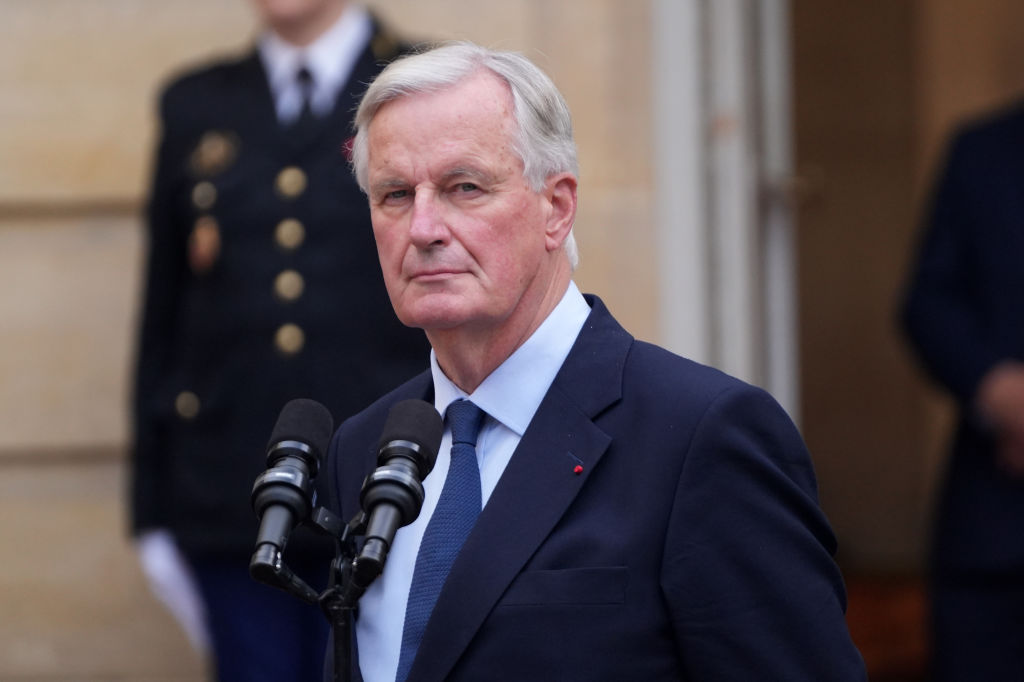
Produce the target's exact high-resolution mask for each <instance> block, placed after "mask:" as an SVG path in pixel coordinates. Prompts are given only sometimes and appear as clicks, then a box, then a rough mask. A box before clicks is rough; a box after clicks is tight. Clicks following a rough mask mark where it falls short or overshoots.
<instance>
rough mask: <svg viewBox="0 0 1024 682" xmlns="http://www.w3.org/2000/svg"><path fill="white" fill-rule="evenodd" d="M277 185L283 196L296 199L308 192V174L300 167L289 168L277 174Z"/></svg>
mask: <svg viewBox="0 0 1024 682" xmlns="http://www.w3.org/2000/svg"><path fill="white" fill-rule="evenodd" d="M275 185H276V186H277V191H278V192H279V193H280V194H281V195H282V196H284V197H287V198H289V199H294V198H295V197H297V196H299V195H300V194H302V193H303V192H304V191H305V190H306V174H305V173H304V172H303V171H302V169H301V168H299V167H298V166H288V167H286V168H284V169H282V170H281V172H280V173H278V174H277V181H276V182H275Z"/></svg>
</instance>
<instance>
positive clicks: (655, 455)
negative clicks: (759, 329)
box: [328, 43, 865, 682]
mask: <svg viewBox="0 0 1024 682" xmlns="http://www.w3.org/2000/svg"><path fill="white" fill-rule="evenodd" d="M356 125H357V127H358V133H357V136H356V143H355V148H354V159H353V160H354V164H355V170H356V176H357V179H358V181H359V184H360V186H361V187H362V188H363V190H364V191H365V192H366V193H367V195H368V197H369V202H370V213H371V220H372V223H373V231H374V236H375V238H376V241H377V249H378V253H379V256H380V260H381V266H382V269H383V272H384V279H385V283H386V286H387V289H388V294H389V296H390V298H391V302H392V305H393V306H394V308H395V311H396V312H397V314H398V317H399V319H401V321H402V322H403V323H405V324H407V325H410V326H414V327H419V328H421V329H423V330H424V331H425V332H426V335H427V338H428V340H429V341H430V344H431V346H432V349H433V350H432V353H431V369H430V371H428V372H425V373H423V374H422V375H420V376H418V377H416V378H414V379H412V380H411V381H409V382H408V383H406V384H405V385H404V386H402V387H401V388H399V389H398V390H396V391H394V392H392V393H390V394H389V395H387V396H385V397H384V398H382V399H381V400H380V401H378V402H377V403H375V404H374V405H373V406H371V407H370V408H368V409H367V410H365V411H364V412H362V413H360V414H358V415H356V416H355V417H352V418H351V419H349V420H348V421H346V422H345V423H344V424H343V425H342V426H341V428H340V429H339V430H338V433H337V434H336V435H335V438H334V440H333V442H332V445H331V451H330V456H329V468H328V478H329V483H330V485H331V487H332V493H333V495H334V496H335V500H336V511H338V512H339V513H341V514H342V515H343V516H344V517H345V518H351V517H352V516H353V515H354V514H355V513H356V512H357V511H358V509H359V489H360V484H361V482H362V480H363V478H364V476H365V475H366V474H367V473H369V472H371V471H372V470H373V468H374V466H375V462H374V452H375V447H374V445H375V443H376V441H377V439H378V437H379V435H380V433H381V429H382V425H383V424H384V421H385V418H386V415H387V413H388V411H389V409H390V407H391V406H392V405H394V404H395V403H396V402H398V401H400V400H403V399H407V398H419V399H426V400H428V401H431V402H433V404H434V405H435V407H436V408H437V410H438V412H439V413H440V414H442V415H444V416H445V423H446V426H445V435H444V438H443V440H442V442H441V447H440V450H439V456H438V460H437V463H436V465H435V467H434V469H433V471H432V472H431V473H430V474H429V475H428V476H427V478H426V479H425V481H424V487H425V489H426V500H425V502H424V505H423V508H422V511H421V513H420V515H419V517H418V518H417V519H416V521H415V522H413V523H412V524H410V525H408V526H406V527H404V528H402V529H400V530H399V531H398V534H397V536H396V538H395V541H394V544H393V547H392V548H391V553H390V557H389V559H388V563H387V564H386V566H385V568H384V572H383V574H382V576H381V577H380V579H379V580H377V581H376V582H375V583H374V584H373V585H372V586H371V587H370V589H369V590H368V591H367V592H366V594H365V595H364V596H363V598H362V600H361V602H360V606H359V613H358V618H357V621H356V624H355V632H356V643H357V649H358V660H357V661H356V666H357V667H358V671H353V672H354V673H355V672H358V673H360V674H361V676H362V679H364V680H366V682H382V681H384V680H387V681H388V682H390V681H391V680H398V681H399V682H402V681H403V680H409V681H410V682H412V681H416V682H425V681H428V680H431V681H433V680H438V681H439V680H483V679H498V680H587V681H592V680H617V681H618V680H645V681H649V680H755V679H756V680H786V681H787V682H793V681H800V680H807V681H811V680H814V681H816V682H820V681H821V680H830V681H831V682H843V681H846V680H863V679H864V678H865V673H864V668H863V662H862V660H861V657H860V655H859V654H858V652H857V650H856V648H855V647H854V646H853V644H852V643H851V641H850V637H849V633H848V631H847V629H846V625H845V622H844V617H843V611H844V606H845V592H844V587H843V583H842V578H841V576H840V573H839V571H838V569H837V567H836V565H835V563H834V561H833V559H832V552H833V550H834V549H835V541H834V538H833V535H832V532H831V530H830V528H829V524H828V522H827V520H826V518H825V516H824V515H823V514H822V512H821V510H820V508H819V506H818V503H817V499H816V488H815V479H814V473H813V470H812V466H811V460H810V457H809V455H808V453H807V451H806V449H805V447H804V444H803V442H802V441H801V439H800V436H799V434H798V433H797V431H796V430H795V428H794V427H793V424H792V423H791V421H790V420H789V419H788V417H787V416H786V415H785V414H784V412H783V411H782V409H781V408H780V407H779V406H778V405H777V404H776V403H775V402H774V401H773V400H772V399H771V398H770V397H769V396H768V395H766V394H765V393H764V392H762V391H760V390H758V389H756V388H754V387H751V386H748V385H746V384H743V383H742V382H740V381H738V380H735V379H732V378H730V377H728V376H726V375H724V374H722V373H720V372H718V371H716V370H714V369H710V368H707V367H703V366H700V365H697V364H695V363H693V362H690V361H688V360H685V359H683V358H680V357H677V356H675V355H672V354H670V353H668V352H667V351H665V350H663V349H661V348H658V347H656V346H653V345H650V344H646V343H642V342H639V341H636V340H635V339H633V337H631V336H630V335H629V334H628V333H627V332H626V331H625V330H624V329H623V328H622V327H621V326H619V324H618V323H617V322H616V321H615V320H614V319H613V317H612V316H611V314H610V313H609V312H608V310H607V309H606V308H605V306H604V304H603V303H602V302H601V300H600V299H598V298H597V297H594V296H586V297H584V296H583V295H582V294H581V293H580V292H579V290H578V289H577V287H576V285H575V284H574V283H573V282H572V271H573V267H574V264H575V260H576V255H575V245H574V241H573V236H572V227H573V220H574V218H575V216H576V189H577V171H576V156H575V144H574V142H573V138H572V127H571V122H570V118H569V112H568V108H567V107H566V105H565V102H564V101H563V99H562V97H561V95H560V94H559V92H558V91H557V89H556V88H555V87H554V85H553V84H552V83H551V81H550V80H549V79H548V78H547V77H546V76H545V75H544V74H543V73H542V72H541V71H540V70H538V69H537V68H536V67H535V66H534V65H533V64H531V63H530V62H529V61H528V60H526V59H524V58H523V57H521V56H518V55H515V54H510V53H500V52H492V51H489V50H486V49H483V48H480V47H477V46H475V45H471V44H464V43H463V44H454V45H449V46H445V47H441V48H438V49H435V50H432V51H428V52H425V53H423V54H419V55H416V56H413V57H408V58H404V59H401V60H398V61H396V62H395V63H393V64H392V65H391V66H390V67H388V68H387V69H385V70H384V71H383V72H382V73H381V75H380V76H379V77H378V78H377V79H376V81H374V83H373V84H372V85H371V87H370V88H369V90H368V92H367V93H366V95H365V97H364V98H363V100H362V103H361V105H360V108H359V110H358V112H357V115H356ZM467 413H468V416H467ZM467 422H468V423H470V424H471V425H472V427H475V428H472V427H471V428H468V429H467V428H466V427H465V424H466V423H467ZM474 445H475V447H474ZM467 500H468V501H467ZM460 547H461V548H460ZM453 557H454V558H453Z"/></svg>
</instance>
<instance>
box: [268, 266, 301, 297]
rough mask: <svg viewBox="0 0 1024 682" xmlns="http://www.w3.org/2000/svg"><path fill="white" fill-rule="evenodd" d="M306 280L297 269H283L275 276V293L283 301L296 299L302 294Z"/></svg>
mask: <svg viewBox="0 0 1024 682" xmlns="http://www.w3.org/2000/svg"><path fill="white" fill-rule="evenodd" d="M305 287H306V282H305V280H304V279H303V278H302V275H300V274H299V273H298V272H297V271H295V270H283V271H281V273H280V274H279V275H278V276H277V277H275V278H274V295H276V296H277V297H278V298H279V299H281V300H282V301H294V300H296V299H297V298H299V297H300V296H302V290H303V289H305Z"/></svg>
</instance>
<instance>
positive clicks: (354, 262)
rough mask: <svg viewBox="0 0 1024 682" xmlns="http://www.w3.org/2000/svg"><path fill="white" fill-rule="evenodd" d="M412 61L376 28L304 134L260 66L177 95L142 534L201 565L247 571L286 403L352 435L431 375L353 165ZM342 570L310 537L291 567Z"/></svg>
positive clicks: (151, 344) (145, 402)
mask: <svg viewBox="0 0 1024 682" xmlns="http://www.w3.org/2000/svg"><path fill="white" fill-rule="evenodd" d="M400 51H401V46H400V45H399V43H397V42H396V41H395V40H393V39H392V38H389V36H388V35H387V34H386V33H385V32H384V31H382V30H381V29H380V28H379V27H375V28H374V34H373V39H372V41H371V43H370V45H368V46H367V48H366V50H365V51H364V52H363V54H362V55H361V56H360V57H359V59H358V60H357V61H356V64H355V66H354V69H353V72H352V74H351V76H350V78H349V81H348V85H347V86H346V87H344V88H342V90H341V92H340V94H339V97H338V100H337V102H336V105H335V107H334V109H333V112H332V113H331V114H330V115H329V116H327V117H325V118H323V119H320V120H318V121H317V123H316V124H315V126H314V127H313V128H312V129H305V130H304V131H302V132H301V134H300V133H296V132H294V131H289V130H287V129H286V128H285V127H283V126H282V124H281V123H280V122H279V121H278V119H277V116H276V112H275V106H274V100H273V96H272V94H271V91H270V89H269V86H268V83H267V76H266V74H265V71H264V68H263V65H262V62H261V60H260V57H259V55H258V53H257V52H256V51H253V52H252V53H250V54H248V55H246V56H244V57H242V58H241V59H237V60H233V61H224V62H218V63H215V64H213V65H210V66H207V67H205V68H202V69H199V70H196V71H193V72H191V73H189V74H187V75H185V76H183V77H181V78H179V79H177V80H175V81H174V82H173V83H172V84H171V85H170V86H169V87H167V89H166V90H165V91H164V93H163V95H162V98H161V111H160V113H161V117H162V125H163V130H162V138H161V141H160V146H159V150H158V154H157V158H156V167H155V177H154V180H153V184H152V188H151V196H150V199H149V204H148V214H147V217H148V222H149V255H148V267H147V274H146V289H145V298H144V302H143V309H142V323H141V332H140V339H139V348H138V367H137V376H136V385H135V401H134V410H135V422H134V426H135V433H134V444H133V446H134V447H133V465H134V467H133V478H132V527H133V531H134V532H136V533H139V532H143V531H145V530H147V529H151V528H166V529H169V530H170V531H171V532H172V533H173V535H174V537H175V539H176V540H177V542H178V545H179V546H180V548H181V549H182V550H183V552H184V553H185V555H186V556H188V557H189V558H190V559H198V560H206V559H210V558H213V559H215V560H221V559H230V560H231V561H235V560H237V561H238V562H241V563H240V565H241V566H243V567H245V566H247V565H248V559H249V556H250V555H251V553H252V551H253V548H254V540H255V537H256V530H257V519H256V517H255V515H254V513H253V511H252V509H251V507H250V504H249V495H250V491H251V489H252V484H253V481H254V480H255V479H256V477H257V476H258V475H259V474H260V473H261V472H262V471H263V470H264V469H265V467H266V463H265V449H266V445H267V440H268V438H269V436H270V432H271V430H272V429H273V426H274V424H275V421H276V419H277V416H278V414H279V412H280V410H281V407H282V406H283V405H284V404H285V402H287V401H288V400H290V399H292V398H296V397H305V398H312V399H314V400H317V401H320V402H322V403H323V404H324V405H326V406H327V407H328V408H329V409H330V411H331V413H332V414H333V416H334V418H335V420H336V422H337V423H340V421H341V420H342V419H344V418H345V417H347V416H349V415H351V414H354V413H356V412H358V411H360V410H361V409H363V408H364V407H365V406H367V405H368V404H370V403H371V402H372V401H373V400H374V399H375V398H377V397H379V396H380V395H382V394H384V393H386V392H387V391H389V390H390V389H392V388H394V387H395V386H397V385H398V384H400V383H401V382H402V381H404V380H405V379H407V378H408V377H409V376H411V375H413V374H415V373H417V372H420V371H422V370H423V369H425V368H426V367H427V364H428V358H429V355H428V353H429V346H428V344H427V342H426V339H425V337H424V335H423V332H422V331H419V330H415V329H409V328H406V327H404V326H403V325H401V324H400V323H399V322H398V320H397V318H396V317H395V314H394V311H393V309H392V307H391V305H390V303H389V301H388V297H387V294H386V292H385V288H384V284H383V279H382V277H381V272H380V265H379V262H378V259H377V251H376V246H375V244H374V239H373V234H372V229H371V226H370V217H369V209H368V205H367V200H366V197H365V196H364V195H363V194H362V193H361V192H360V190H359V189H358V187H357V185H356V183H355V181H354V179H353V177H352V175H351V172H350V169H349V163H348V156H347V154H348V149H349V147H348V145H349V144H350V139H351V136H352V126H351V118H352V114H353V112H354V110H355V107H356V104H357V103H358V98H359V96H360V95H361V94H362V91H363V89H364V88H365V85H366V84H367V83H369V82H370V81H371V80H372V79H373V77H374V76H375V75H376V74H377V73H378V71H379V70H380V68H381V67H382V66H383V63H384V62H385V61H386V60H388V59H391V58H393V57H395V56H397V54H398V53H399V52H400ZM318 542H319V544H318ZM331 553H332V549H331V545H330V544H329V543H325V542H323V541H320V540H319V538H316V537H315V536H314V535H313V534H312V533H308V534H307V535H306V536H303V535H302V534H301V533H297V534H296V535H294V536H293V538H292V540H291V541H290V543H289V545H288V548H287V550H286V552H285V559H286V561H287V562H288V563H289V564H290V565H292V564H293V562H301V561H303V560H304V558H308V557H311V556H312V557H315V558H317V559H318V560H319V557H323V559H324V561H323V562H322V563H323V566H324V569H325V570H326V566H327V563H326V559H328V558H329V556H330V555H331ZM297 572H298V571H297ZM261 587H262V586H261ZM263 589H265V590H267V592H275V590H273V589H272V588H269V587H264V588H263ZM307 608H309V607H307ZM313 611H314V613H313V615H314V617H319V618H321V619H322V616H320V615H319V614H318V613H315V609H313Z"/></svg>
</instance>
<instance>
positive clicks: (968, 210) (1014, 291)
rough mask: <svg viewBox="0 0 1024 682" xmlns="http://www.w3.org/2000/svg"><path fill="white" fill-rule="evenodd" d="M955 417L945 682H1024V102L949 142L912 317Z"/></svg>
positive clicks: (944, 562) (946, 501) (943, 559)
mask: <svg viewBox="0 0 1024 682" xmlns="http://www.w3.org/2000/svg"><path fill="white" fill-rule="evenodd" d="M903 324H904V327H905V331H906V334H907V336H908V337H909V339H910V341H911V343H912V344H913V347H914V349H915V350H916V352H917V354H918V356H919V358H920V360H921V362H922V363H923V365H924V367H925V368H926V369H927V371H928V372H929V374H930V375H931V377H932V378H933V379H934V380H935V381H936V382H938V384H939V385H941V386H942V387H943V388H944V389H945V390H946V391H948V392H949V393H950V395H951V396H952V397H953V398H954V399H955V401H956V404H957V406H958V410H959V418H958V423H957V426H956V433H955V436H954V437H953V440H952V443H951V453H950V457H949V460H948V462H947V467H946V471H945V477H944V481H943V484H942V486H941V490H940V493H939V500H938V509H937V514H936V519H935V529H934V537H933V544H932V549H931V556H930V581H929V582H930V595H931V607H932V608H931V625H932V627H931V633H932V642H931V651H932V668H933V674H934V679H935V680H937V681H954V680H955V681H964V682H966V681H973V680H986V681H987V682H1011V681H1013V682H1019V680H1021V679H1024V532H1022V528H1024V103H1018V104H1017V105H1015V106H1013V107H1011V108H1009V109H1006V110H1002V111H999V112H995V113H992V114H989V115H986V116H985V117H983V118H981V119H978V120H975V121H971V122H970V123H968V124H967V125H965V126H964V127H963V128H962V129H961V130H959V131H958V133H957V134H956V135H955V136H954V137H953V139H952V141H951V143H950V145H949V149H948V152H947V156H946V159H945V164H944V168H943V169H942V171H941V173H940V174H939V177H938V181H937V183H936V185H935V188H934V191H933V196H932V198H931V207H930V213H929V215H928V219H927V222H926V224H925V225H924V226H923V230H922V233H921V238H920V244H919V250H918V254H917V261H916V264H915V266H914V268H913V272H912V275H911V278H910V282H909V287H908V290H907V293H906V299H905V302H904V308H903Z"/></svg>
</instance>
